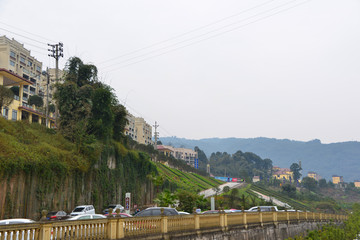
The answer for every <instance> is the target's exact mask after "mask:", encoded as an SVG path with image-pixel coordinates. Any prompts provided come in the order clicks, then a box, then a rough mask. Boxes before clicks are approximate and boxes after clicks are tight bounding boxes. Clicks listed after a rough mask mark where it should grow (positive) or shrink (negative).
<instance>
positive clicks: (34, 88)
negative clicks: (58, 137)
mask: <svg viewBox="0 0 360 240" xmlns="http://www.w3.org/2000/svg"><path fill="white" fill-rule="evenodd" d="M0 68H2V69H6V70H8V71H10V72H12V73H15V74H16V75H18V76H20V77H22V78H24V79H26V80H29V81H30V82H32V85H24V89H23V93H22V94H23V95H22V106H25V107H31V106H29V105H28V99H29V97H30V96H31V95H35V94H38V93H39V92H38V91H39V86H40V82H41V79H40V78H41V70H42V63H41V62H39V61H38V60H36V58H35V57H33V56H31V53H30V51H29V50H27V49H26V48H24V45H23V44H21V43H19V42H17V41H16V40H14V39H9V38H7V37H6V36H0Z"/></svg>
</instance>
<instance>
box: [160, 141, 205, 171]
mask: <svg viewBox="0 0 360 240" xmlns="http://www.w3.org/2000/svg"><path fill="white" fill-rule="evenodd" d="M157 150H158V151H160V152H163V153H164V154H165V155H168V154H170V155H171V156H173V157H174V158H176V159H180V160H183V161H185V162H186V163H187V164H189V165H191V166H194V165H195V159H198V153H197V152H195V151H194V150H192V149H188V148H174V147H172V146H165V145H159V146H157Z"/></svg>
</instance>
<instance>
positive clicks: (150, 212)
mask: <svg viewBox="0 0 360 240" xmlns="http://www.w3.org/2000/svg"><path fill="white" fill-rule="evenodd" d="M161 209H164V215H165V216H171V215H179V213H178V211H177V210H176V209H175V208H169V207H150V208H147V209H145V210H142V211H141V212H138V213H137V214H135V216H134V217H148V216H160V215H161Z"/></svg>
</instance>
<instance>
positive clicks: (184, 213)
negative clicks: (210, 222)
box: [178, 211, 190, 215]
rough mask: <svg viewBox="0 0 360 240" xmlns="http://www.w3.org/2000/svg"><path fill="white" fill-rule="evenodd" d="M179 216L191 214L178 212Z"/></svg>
mask: <svg viewBox="0 0 360 240" xmlns="http://www.w3.org/2000/svg"><path fill="white" fill-rule="evenodd" d="M178 213H179V215H189V214H190V213H188V212H183V211H178Z"/></svg>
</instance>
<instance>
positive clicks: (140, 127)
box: [135, 117, 154, 145]
mask: <svg viewBox="0 0 360 240" xmlns="http://www.w3.org/2000/svg"><path fill="white" fill-rule="evenodd" d="M135 129H136V131H137V142H138V143H141V144H145V145H148V144H151V145H153V144H154V143H153V141H152V127H151V125H150V124H148V123H147V122H145V120H144V119H143V118H141V117H137V118H135Z"/></svg>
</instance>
